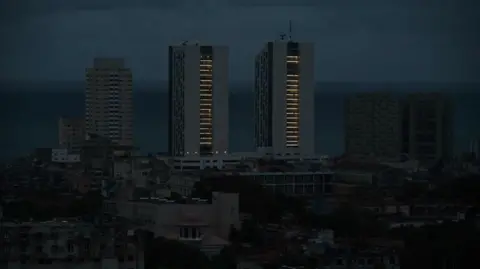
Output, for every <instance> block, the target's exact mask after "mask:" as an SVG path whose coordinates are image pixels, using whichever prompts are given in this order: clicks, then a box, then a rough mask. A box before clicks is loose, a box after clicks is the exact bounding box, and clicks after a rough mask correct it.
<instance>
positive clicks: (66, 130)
mask: <svg viewBox="0 0 480 269" xmlns="http://www.w3.org/2000/svg"><path fill="white" fill-rule="evenodd" d="M84 140H85V121H84V119H83V118H64V117H61V118H60V119H59V120H58V145H59V146H60V147H61V148H66V149H68V150H69V151H78V150H80V148H81V147H82V144H83V141H84Z"/></svg>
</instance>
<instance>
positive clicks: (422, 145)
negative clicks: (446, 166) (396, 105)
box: [402, 93, 453, 162]
mask: <svg viewBox="0 0 480 269" xmlns="http://www.w3.org/2000/svg"><path fill="white" fill-rule="evenodd" d="M452 106H453V104H452V102H451V100H449V99H448V98H447V97H446V96H444V95H442V94H440V93H428V94H411V95H409V96H408V98H407V100H406V102H405V106H404V116H403V126H402V128H403V134H404V135H403V139H402V140H403V141H402V144H403V151H404V152H405V153H408V155H409V156H410V158H412V159H417V160H419V161H423V162H430V161H436V160H440V159H443V160H449V159H450V158H452V156H453V108H452Z"/></svg>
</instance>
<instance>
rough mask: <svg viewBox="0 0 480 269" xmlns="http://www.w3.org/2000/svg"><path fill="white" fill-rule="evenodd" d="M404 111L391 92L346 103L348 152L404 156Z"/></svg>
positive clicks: (379, 155) (346, 142)
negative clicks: (402, 125)
mask: <svg viewBox="0 0 480 269" xmlns="http://www.w3.org/2000/svg"><path fill="white" fill-rule="evenodd" d="M401 123H402V109H401V104H400V100H398V99H397V98H394V97H392V96H391V94H388V93H362V94H356V95H353V96H350V97H348V98H347V100H346V103H345V152H346V154H348V155H360V156H362V155H363V156H377V157H397V156H400V153H401V146H402V145H401V136H402V129H401Z"/></svg>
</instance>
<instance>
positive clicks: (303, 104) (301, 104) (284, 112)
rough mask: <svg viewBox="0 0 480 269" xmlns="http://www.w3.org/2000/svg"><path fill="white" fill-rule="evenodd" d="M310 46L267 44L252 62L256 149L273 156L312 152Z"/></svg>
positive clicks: (312, 65) (312, 107)
mask: <svg viewBox="0 0 480 269" xmlns="http://www.w3.org/2000/svg"><path fill="white" fill-rule="evenodd" d="M313 58H314V51H313V44H310V43H298V42H292V41H283V40H281V41H275V42H268V43H267V44H266V45H265V47H264V48H263V49H262V50H261V51H260V52H259V54H258V55H257V56H256V58H255V87H254V94H255V97H254V107H255V112H254V115H255V119H254V122H255V146H256V147H257V148H270V149H271V151H273V154H309V155H311V154H313V153H314V150H315V117H314V115H315V108H314V105H315V104H314V84H315V82H314V63H313Z"/></svg>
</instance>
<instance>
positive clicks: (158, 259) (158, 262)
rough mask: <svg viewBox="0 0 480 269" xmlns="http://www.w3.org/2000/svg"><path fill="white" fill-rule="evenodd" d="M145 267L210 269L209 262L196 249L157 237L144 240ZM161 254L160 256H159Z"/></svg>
mask: <svg viewBox="0 0 480 269" xmlns="http://www.w3.org/2000/svg"><path fill="white" fill-rule="evenodd" d="M145 242H146V243H145V250H146V252H145V267H146V268H155V269H157V268H171V269H195V268H199V269H203V268H205V269H206V268H211V267H210V266H211V262H210V261H209V259H208V258H207V257H206V256H205V254H203V253H202V252H201V251H200V250H199V249H198V248H196V247H194V246H189V245H187V244H183V243H181V242H178V241H175V240H168V239H166V238H162V237H158V238H154V239H151V238H150V239H149V240H145ZM159 253H161V255H159Z"/></svg>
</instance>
